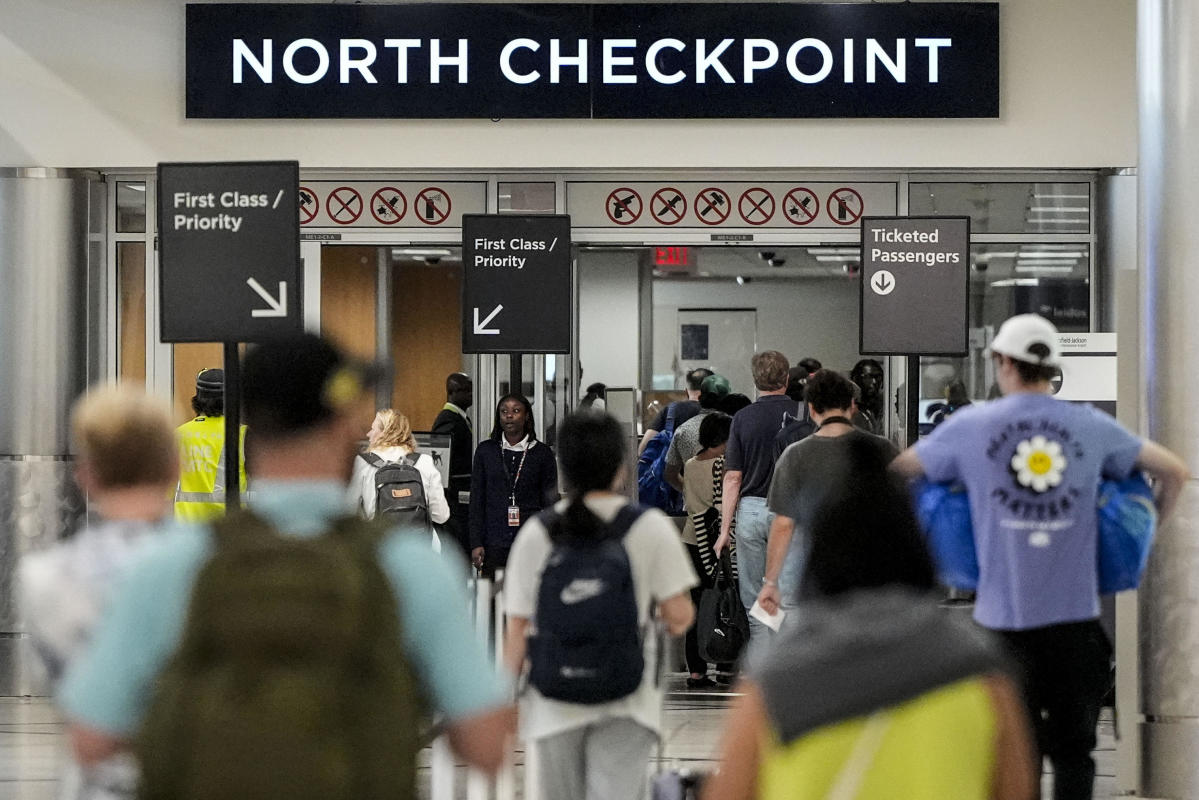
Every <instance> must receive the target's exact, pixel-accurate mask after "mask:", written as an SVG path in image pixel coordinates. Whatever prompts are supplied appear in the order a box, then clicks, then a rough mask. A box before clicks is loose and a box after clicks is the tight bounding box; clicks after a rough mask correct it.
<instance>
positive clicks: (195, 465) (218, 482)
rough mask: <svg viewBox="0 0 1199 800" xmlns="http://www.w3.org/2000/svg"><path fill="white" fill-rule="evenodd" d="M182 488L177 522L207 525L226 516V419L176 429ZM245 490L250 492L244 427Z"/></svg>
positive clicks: (243, 428) (195, 421) (199, 419)
mask: <svg viewBox="0 0 1199 800" xmlns="http://www.w3.org/2000/svg"><path fill="white" fill-rule="evenodd" d="M176 433H177V434H178V437H179V458H180V465H179V485H178V487H176V489H175V518H176V519H180V520H187V521H191V522H203V521H205V520H210V519H213V518H214V517H219V516H221V515H222V514H224V513H225V459H224V450H225V418H224V417H196V418H195V419H193V420H192V421H191V422H185V423H184V424H182V425H180V426H179V427H178V428H177V429H176ZM240 472H241V481H240V485H241V490H242V491H243V492H244V491H245V490H246V426H245V425H242V426H241V469H240Z"/></svg>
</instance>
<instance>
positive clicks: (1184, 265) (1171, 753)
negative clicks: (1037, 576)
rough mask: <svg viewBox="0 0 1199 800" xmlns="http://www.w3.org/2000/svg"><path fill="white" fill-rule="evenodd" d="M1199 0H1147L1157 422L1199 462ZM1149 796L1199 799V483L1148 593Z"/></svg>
mask: <svg viewBox="0 0 1199 800" xmlns="http://www.w3.org/2000/svg"><path fill="white" fill-rule="evenodd" d="M1196 41H1199V4H1196V3H1194V2H1192V0H1139V3H1138V41H1137V58H1138V81H1139V95H1140V111H1139V113H1140V153H1139V163H1138V169H1139V178H1140V180H1139V186H1140V191H1139V199H1140V208H1139V211H1138V216H1139V224H1140V233H1141V236H1140V255H1139V261H1140V267H1141V302H1142V309H1141V311H1142V313H1141V328H1142V354H1143V365H1144V371H1143V373H1142V374H1143V376H1144V384H1145V388H1146V392H1147V397H1146V401H1147V403H1146V404H1143V405H1142V408H1144V409H1145V411H1146V414H1145V416H1144V417H1143V421H1144V423H1145V432H1146V433H1147V434H1148V435H1149V436H1150V437H1152V438H1153V439H1156V440H1158V441H1160V442H1162V443H1163V444H1165V445H1166V446H1167V447H1170V448H1171V449H1173V450H1174V451H1176V452H1178V453H1179V454H1181V455H1182V457H1183V458H1184V459H1186V461H1187V463H1188V464H1189V465H1190V466H1191V468H1192V469H1199V411H1197V410H1196V405H1195V403H1196V399H1197V398H1199V362H1197V361H1196V359H1195V358H1194V356H1193V352H1194V351H1193V348H1194V347H1196V345H1197V344H1199V239H1197V237H1196V232H1197V231H1199V226H1197V225H1196V222H1195V217H1196V215H1197V214H1199V142H1197V141H1196V140H1195V139H1194V136H1195V132H1196V131H1197V130H1199V62H1197V61H1196V60H1195V59H1194V43H1195V42H1196ZM1140 607H1141V614H1140V636H1141V653H1140V656H1141V659H1140V660H1141V678H1142V682H1141V711H1142V714H1143V715H1144V716H1143V719H1142V721H1141V725H1142V753H1141V792H1140V793H1141V794H1142V795H1147V796H1151V797H1161V798H1183V797H1186V798H1191V797H1199V758H1196V754H1197V753H1199V485H1197V484H1196V482H1195V481H1191V482H1190V483H1189V484H1188V486H1187V488H1186V490H1185V492H1184V493H1183V497H1182V502H1181V504H1180V507H1179V510H1178V512H1177V514H1176V515H1175V516H1174V518H1173V519H1172V520H1171V521H1170V523H1169V524H1168V525H1166V526H1165V527H1164V528H1163V529H1162V530H1161V531H1160V532H1159V534H1158V542H1157V546H1156V547H1155V550H1154V554H1153V558H1152V560H1151V562H1150V567H1149V574H1148V577H1147V580H1146V581H1145V583H1144V585H1143V586H1142V589H1141V591H1140Z"/></svg>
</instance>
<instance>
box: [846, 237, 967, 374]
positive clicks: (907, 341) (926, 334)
mask: <svg viewBox="0 0 1199 800" xmlns="http://www.w3.org/2000/svg"><path fill="white" fill-rule="evenodd" d="M861 281H862V285H861V293H860V297H861V314H860V317H859V319H860V327H859V330H860V346H859V350H860V351H861V353H862V354H863V355H876V356H879V355H882V356H915V355H925V356H933V355H937V356H964V355H966V354H967V353H968V351H969V330H968V326H969V301H970V218H969V217H863V218H862V275H861Z"/></svg>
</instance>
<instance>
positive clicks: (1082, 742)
mask: <svg viewBox="0 0 1199 800" xmlns="http://www.w3.org/2000/svg"><path fill="white" fill-rule="evenodd" d="M990 354H991V358H992V361H993V364H994V367H995V374H996V379H997V381H998V383H999V386H1000V389H1001V390H1002V392H1003V397H1002V398H1001V399H999V400H995V401H993V402H988V403H985V404H981V405H973V406H968V407H966V408H962V409H960V410H959V411H957V412H956V413H955V414H954V415H953V416H952V417H950V418H949V419H947V420H945V422H944V423H943V424H941V425H939V426H938V427H937V428H936V430H934V431H933V433H932V434H931V435H929V436H928V437H926V438H924V439H922V440H921V441H920V442H919V443H917V444H916V445H915V447H911V448H908V449H907V450H905V451H904V452H903V453H902V454H901V455H900V456H899V458H897V459H896V460H895V462H894V467H895V469H897V470H898V471H899V472H900V473H901V474H903V475H906V476H908V477H918V476H921V475H924V476H926V477H927V478H928V479H929V480H931V481H934V482H937V483H943V482H945V483H947V482H961V483H963V484H965V486H966V490H967V493H968V496H969V500H970V515H971V518H972V521H973V525H974V543H975V548H976V550H977V553H978V565H979V582H978V595H977V600H976V602H975V605H974V618H975V620H977V621H978V623H979V624H980V625H982V626H983V627H985V628H989V629H991V630H994V631H998V632H999V633H1000V635H1001V636H1002V637H1003V638H1004V640H1005V641H1006V642H1007V645H1008V647H1009V648H1010V649H1011V652H1012V654H1013V655H1014V657H1015V658H1016V660H1017V661H1018V662H1019V664H1020V666H1021V667H1022V668H1023V670H1024V674H1025V685H1024V690H1025V699H1026V701H1027V703H1028V712H1029V716H1030V718H1031V719H1032V720H1033V721H1034V722H1035V723H1036V729H1037V739H1038V743H1039V745H1040V752H1041V754H1042V755H1043V756H1045V757H1047V758H1048V759H1049V760H1050V762H1051V763H1052V764H1053V773H1054V797H1055V798H1057V800H1070V799H1072V798H1090V797H1091V793H1092V788H1093V784H1094V777H1095V762H1094V761H1093V760H1092V758H1091V751H1092V750H1094V748H1095V726H1096V725H1097V723H1098V721H1099V710H1100V707H1101V705H1102V703H1103V697H1104V695H1105V694H1106V693H1107V691H1108V688H1109V685H1110V682H1111V645H1110V643H1109V642H1108V640H1107V636H1106V635H1105V634H1104V632H1103V628H1102V627H1101V626H1100V624H1099V591H1098V571H1097V569H1096V560H1097V556H1096V547H1097V541H1098V520H1097V516H1096V502H1097V494H1098V490H1099V484H1100V481H1101V480H1102V479H1104V478H1110V479H1116V480H1120V479H1123V478H1126V477H1128V476H1129V475H1130V474H1131V473H1132V472H1133V470H1137V469H1140V470H1145V471H1146V472H1148V473H1149V474H1150V475H1152V476H1153V477H1155V478H1157V479H1158V482H1159V483H1158V496H1157V504H1158V508H1159V510H1160V514H1161V517H1163V518H1164V517H1166V516H1168V515H1169V514H1170V511H1171V510H1172V509H1173V508H1174V504H1175V501H1176V500H1177V499H1178V495H1179V492H1181V490H1182V487H1183V484H1184V483H1185V482H1186V480H1187V479H1188V471H1187V467H1186V464H1184V463H1183V462H1182V460H1181V459H1179V458H1178V456H1176V455H1175V454H1173V453H1171V452H1170V451H1169V450H1167V449H1166V448H1164V447H1162V446H1161V445H1158V444H1155V443H1154V442H1151V441H1148V440H1144V439H1141V438H1139V437H1137V436H1135V435H1134V434H1132V433H1130V432H1129V431H1127V430H1125V429H1124V428H1123V427H1122V426H1121V425H1120V424H1119V423H1118V422H1116V421H1115V420H1114V419H1113V418H1112V417H1110V416H1108V415H1107V414H1105V413H1103V412H1102V411H1099V410H1098V409H1096V408H1094V407H1092V406H1090V405H1082V404H1075V403H1070V402H1066V401H1063V400H1058V399H1057V398H1055V397H1054V396H1053V394H1052V387H1051V384H1050V381H1051V380H1052V378H1053V376H1054V371H1055V368H1056V367H1058V366H1059V365H1060V361H1059V359H1060V350H1059V344H1058V332H1057V329H1056V328H1055V327H1054V326H1053V324H1052V323H1050V322H1049V321H1048V320H1046V319H1044V318H1043V317H1039V316H1037V315H1035V314H1021V315H1018V316H1015V317H1012V318H1011V319H1009V320H1007V321H1006V322H1004V323H1003V325H1002V326H1001V327H1000V328H999V332H998V333H997V334H996V336H995V340H994V342H993V343H992V344H991V349H990Z"/></svg>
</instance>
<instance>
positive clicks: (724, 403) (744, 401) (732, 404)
mask: <svg viewBox="0 0 1199 800" xmlns="http://www.w3.org/2000/svg"><path fill="white" fill-rule="evenodd" d="M753 404H754V401H753V400H750V399H749V398H748V397H746V396H745V395H743V394H741V392H733V393H732V394H730V395H726V396H725V397H724V399H722V400H721V401H720V402H719V403H717V404H716V410H717V411H720V412H722V413H724V414H728V415H729V416H730V417H735V416H737V413H738V412H739V411H741V409H743V408H749V407H750V406H752V405H753Z"/></svg>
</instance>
